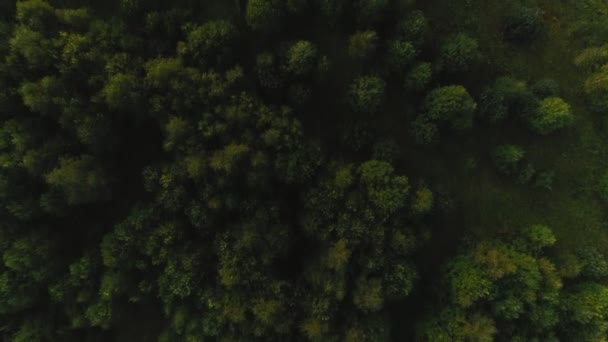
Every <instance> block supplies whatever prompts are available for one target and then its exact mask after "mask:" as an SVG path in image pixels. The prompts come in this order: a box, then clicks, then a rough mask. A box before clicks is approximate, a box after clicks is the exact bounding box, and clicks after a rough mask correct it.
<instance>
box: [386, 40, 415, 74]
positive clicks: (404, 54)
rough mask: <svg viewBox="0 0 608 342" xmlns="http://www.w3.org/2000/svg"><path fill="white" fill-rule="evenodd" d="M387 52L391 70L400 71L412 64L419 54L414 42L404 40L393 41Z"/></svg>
mask: <svg viewBox="0 0 608 342" xmlns="http://www.w3.org/2000/svg"><path fill="white" fill-rule="evenodd" d="M387 53H388V65H389V67H390V70H391V71H393V72H399V73H401V72H403V70H404V69H405V68H407V67H408V66H410V65H411V64H412V62H413V61H414V59H415V58H416V55H417V51H416V48H415V47H414V44H412V43H410V42H407V41H402V40H393V41H391V42H390V43H389V46H388V52H387Z"/></svg>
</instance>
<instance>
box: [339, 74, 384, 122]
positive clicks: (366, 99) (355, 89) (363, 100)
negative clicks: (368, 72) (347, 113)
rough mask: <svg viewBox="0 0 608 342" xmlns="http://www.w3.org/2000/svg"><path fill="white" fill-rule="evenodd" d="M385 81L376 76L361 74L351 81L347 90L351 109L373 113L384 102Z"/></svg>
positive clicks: (357, 111)
mask: <svg viewBox="0 0 608 342" xmlns="http://www.w3.org/2000/svg"><path fill="white" fill-rule="evenodd" d="M385 87H386V83H385V82H384V80H383V79H381V78H380V77H378V76H362V77H359V78H357V79H355V80H354V81H353V83H352V84H351V86H350V89H349V92H348V96H349V98H348V100H349V103H350V107H351V109H352V110H353V111H354V112H356V113H373V112H375V111H377V110H378V109H380V106H381V105H382V104H383V103H384V97H385V94H384V92H385V90H384V89H385Z"/></svg>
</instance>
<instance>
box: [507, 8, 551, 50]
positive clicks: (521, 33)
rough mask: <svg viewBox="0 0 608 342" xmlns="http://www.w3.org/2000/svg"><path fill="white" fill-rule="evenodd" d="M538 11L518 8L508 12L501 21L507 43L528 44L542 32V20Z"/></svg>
mask: <svg viewBox="0 0 608 342" xmlns="http://www.w3.org/2000/svg"><path fill="white" fill-rule="evenodd" d="M538 12H539V10H538V9H532V8H528V7H523V6H522V7H518V8H515V9H513V10H511V11H510V13H508V14H507V16H506V17H505V18H504V20H503V32H504V37H505V39H506V40H507V41H509V42H511V43H516V44H528V43H531V42H533V41H534V40H536V39H537V38H538V37H539V36H540V35H541V34H542V32H543V23H542V19H541V18H540V16H539V15H538Z"/></svg>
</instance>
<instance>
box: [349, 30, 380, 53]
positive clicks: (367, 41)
mask: <svg viewBox="0 0 608 342" xmlns="http://www.w3.org/2000/svg"><path fill="white" fill-rule="evenodd" d="M377 44H378V35H377V34H376V31H371V30H369V31H358V32H355V34H353V35H352V36H350V40H349V42H348V55H349V56H350V57H351V58H355V59H365V58H368V57H370V56H371V55H372V54H373V53H374V52H375V51H376V46H377Z"/></svg>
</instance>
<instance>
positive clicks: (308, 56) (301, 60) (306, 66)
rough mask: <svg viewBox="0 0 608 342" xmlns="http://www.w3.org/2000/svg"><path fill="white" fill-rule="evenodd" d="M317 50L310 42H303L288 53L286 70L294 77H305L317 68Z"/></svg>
mask: <svg viewBox="0 0 608 342" xmlns="http://www.w3.org/2000/svg"><path fill="white" fill-rule="evenodd" d="M316 61H317V48H316V47H315V46H314V45H313V44H312V43H311V42H309V41H305V40H301V41H299V42H296V43H295V44H293V45H292V46H291V47H290V48H289V51H287V63H286V66H285V68H286V70H287V72H289V73H291V74H292V75H294V76H304V75H306V74H309V73H310V72H312V71H313V69H314V68H315V65H316Z"/></svg>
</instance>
